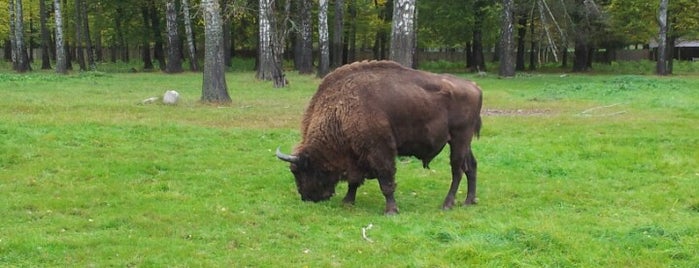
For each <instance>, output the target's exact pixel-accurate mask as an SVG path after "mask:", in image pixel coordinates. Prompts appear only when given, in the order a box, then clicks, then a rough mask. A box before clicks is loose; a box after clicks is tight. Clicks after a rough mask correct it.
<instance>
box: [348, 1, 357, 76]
mask: <svg viewBox="0 0 699 268" xmlns="http://www.w3.org/2000/svg"><path fill="white" fill-rule="evenodd" d="M348 13H349V18H350V23H349V31H348V33H347V35H348V36H347V40H348V41H347V43H348V44H347V57H346V58H347V62H355V61H357V0H350V2H349V5H348Z"/></svg>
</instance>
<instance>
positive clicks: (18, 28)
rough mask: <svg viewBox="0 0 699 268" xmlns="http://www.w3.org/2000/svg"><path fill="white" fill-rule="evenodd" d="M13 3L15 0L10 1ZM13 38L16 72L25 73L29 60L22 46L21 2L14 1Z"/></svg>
mask: <svg viewBox="0 0 699 268" xmlns="http://www.w3.org/2000/svg"><path fill="white" fill-rule="evenodd" d="M10 1H15V0H10ZM14 8H15V10H14V18H15V20H14V25H15V27H14V29H15V31H14V33H13V34H14V36H15V47H16V52H15V54H16V55H15V60H16V61H17V68H16V71H17V72H26V71H29V70H30V69H31V68H30V67H29V58H28V57H27V51H26V47H25V44H24V23H23V21H24V16H23V15H22V1H21V0H16V2H15V5H14Z"/></svg>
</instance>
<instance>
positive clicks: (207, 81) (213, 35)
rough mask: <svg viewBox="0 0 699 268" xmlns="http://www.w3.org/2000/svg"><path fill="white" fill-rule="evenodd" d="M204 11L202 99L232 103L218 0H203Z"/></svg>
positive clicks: (211, 101) (210, 101)
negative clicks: (224, 56)
mask: <svg viewBox="0 0 699 268" xmlns="http://www.w3.org/2000/svg"><path fill="white" fill-rule="evenodd" d="M201 6H202V11H203V13H204V22H205V23H204V32H205V33H204V38H205V39H204V53H205V54H204V77H203V82H202V90H201V101H202V102H207V103H230V102H231V97H230V96H229V95H228V85H226V72H225V70H226V65H225V64H224V62H223V32H222V31H223V25H222V22H221V7H220V5H219V3H218V0H202V1H201Z"/></svg>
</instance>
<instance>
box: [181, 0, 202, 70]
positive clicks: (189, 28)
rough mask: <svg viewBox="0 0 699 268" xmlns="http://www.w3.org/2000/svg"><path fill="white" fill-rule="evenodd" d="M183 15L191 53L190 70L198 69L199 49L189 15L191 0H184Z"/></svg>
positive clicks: (188, 48) (188, 50) (188, 47)
mask: <svg viewBox="0 0 699 268" xmlns="http://www.w3.org/2000/svg"><path fill="white" fill-rule="evenodd" d="M182 16H184V32H185V35H187V52H188V53H189V70H190V71H198V70H199V62H198V61H197V50H196V48H195V47H194V34H193V33H192V18H191V17H190V15H189V0H182Z"/></svg>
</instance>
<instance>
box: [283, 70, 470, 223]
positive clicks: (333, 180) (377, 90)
mask: <svg viewBox="0 0 699 268" xmlns="http://www.w3.org/2000/svg"><path fill="white" fill-rule="evenodd" d="M481 103H482V95H481V90H480V88H479V87H478V86H476V84H475V83H473V82H470V81H467V80H463V79H460V78H457V77H455V76H451V75H442V74H433V73H428V72H423V71H418V70H413V69H410V68H405V67H403V66H401V65H399V64H398V63H395V62H391V61H369V62H367V61H364V62H357V63H353V64H349V65H345V66H343V67H340V68H338V69H337V70H335V71H334V72H332V73H330V74H328V75H327V76H326V77H325V78H324V79H323V81H322V82H321V84H320V86H319V87H318V91H317V92H316V94H315V95H314V96H313V98H312V99H311V101H310V103H309V105H308V108H306V112H305V114H304V117H303V122H302V124H301V135H302V139H303V140H302V141H301V143H300V144H299V145H298V146H297V147H296V149H295V150H294V152H293V153H292V154H291V155H287V154H284V153H282V152H280V151H279V148H277V152H276V155H277V157H278V158H279V159H281V160H284V161H287V162H289V163H291V164H290V169H291V172H292V173H293V174H294V177H295V178H296V186H297V188H298V192H299V193H300V194H301V199H302V200H304V201H314V202H317V201H322V200H327V199H329V198H330V197H331V196H332V195H333V194H334V193H335V186H336V185H337V183H338V182H339V181H340V180H346V181H347V182H348V184H349V187H348V190H347V195H346V196H345V198H344V199H343V201H344V202H345V203H350V204H353V203H354V200H355V196H356V193H357V188H358V187H359V186H360V185H362V183H364V180H365V179H371V178H377V179H378V181H379V185H380V187H381V192H382V193H383V195H384V197H385V198H386V209H385V212H386V213H387V214H394V213H397V212H398V207H397V206H396V201H395V199H394V197H393V192H394V191H395V189H396V183H395V178H394V176H395V173H396V164H395V159H396V157H397V156H414V157H417V158H418V159H420V160H422V163H423V166H424V167H425V168H427V167H428V164H429V163H430V161H431V160H432V159H433V158H434V157H435V156H437V154H439V152H440V151H441V150H442V148H444V145H446V144H447V143H449V148H450V150H451V157H450V159H451V160H450V163H451V173H452V182H451V187H450V188H449V193H448V194H447V197H446V199H445V200H444V204H443V205H442V207H443V208H444V209H449V208H451V207H452V206H453V205H454V198H455V195H456V192H457V189H458V188H459V183H460V181H461V177H462V175H463V173H466V177H467V179H468V193H467V195H466V201H465V204H467V205H468V204H475V203H476V158H475V157H474V156H473V153H472V152H471V139H472V138H473V136H474V135H478V133H479V131H480V128H481V117H480V111H481Z"/></svg>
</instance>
